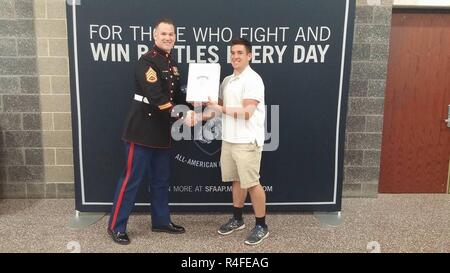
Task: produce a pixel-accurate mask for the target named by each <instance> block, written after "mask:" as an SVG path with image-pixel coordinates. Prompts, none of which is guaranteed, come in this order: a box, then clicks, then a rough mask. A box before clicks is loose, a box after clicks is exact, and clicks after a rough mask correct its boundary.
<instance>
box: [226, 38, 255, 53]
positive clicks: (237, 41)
mask: <svg viewBox="0 0 450 273" xmlns="http://www.w3.org/2000/svg"><path fill="white" fill-rule="evenodd" d="M234 45H243V46H245V48H246V49H247V53H251V52H252V44H250V42H249V41H248V40H247V39H244V38H235V39H233V40H231V46H234Z"/></svg>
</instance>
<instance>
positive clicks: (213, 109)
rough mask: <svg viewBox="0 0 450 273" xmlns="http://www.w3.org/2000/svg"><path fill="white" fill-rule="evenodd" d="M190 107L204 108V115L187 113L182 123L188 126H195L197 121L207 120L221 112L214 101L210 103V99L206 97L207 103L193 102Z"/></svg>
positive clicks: (220, 107) (190, 111) (219, 106)
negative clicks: (203, 106)
mask: <svg viewBox="0 0 450 273" xmlns="http://www.w3.org/2000/svg"><path fill="white" fill-rule="evenodd" d="M192 105H194V107H199V106H202V105H205V106H206V110H205V113H196V112H194V111H192V110H189V111H187V113H186V117H185V118H184V123H185V124H186V125H187V126H189V127H193V126H195V125H196V124H197V123H198V122H199V121H202V120H204V119H205V120H207V119H210V118H213V117H215V116H216V115H218V114H220V113H222V112H223V108H222V106H221V105H219V104H218V103H217V102H216V101H212V100H211V98H209V97H208V102H206V103H205V102H203V103H202V102H194V103H193V104H192Z"/></svg>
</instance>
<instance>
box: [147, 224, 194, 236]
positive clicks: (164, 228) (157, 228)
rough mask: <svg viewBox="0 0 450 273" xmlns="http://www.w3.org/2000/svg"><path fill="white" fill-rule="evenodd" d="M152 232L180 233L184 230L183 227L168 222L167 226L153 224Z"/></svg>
mask: <svg viewBox="0 0 450 273" xmlns="http://www.w3.org/2000/svg"><path fill="white" fill-rule="evenodd" d="M152 231H153V232H167V233H172V234H181V233H185V232H186V230H185V229H184V227H182V226H179V225H175V224H174V223H172V222H170V224H168V225H167V226H154V227H152Z"/></svg>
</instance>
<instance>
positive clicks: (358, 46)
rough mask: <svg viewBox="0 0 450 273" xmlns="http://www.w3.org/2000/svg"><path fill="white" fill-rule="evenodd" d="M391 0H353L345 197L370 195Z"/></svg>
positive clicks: (377, 157) (374, 179)
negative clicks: (353, 26)
mask: <svg viewBox="0 0 450 273" xmlns="http://www.w3.org/2000/svg"><path fill="white" fill-rule="evenodd" d="M391 14H392V0H357V1H356V18H355V33H354V38H353V52H352V54H353V55H352V72H351V80H350V90H349V104H348V113H347V128H346V144H345V145H346V146H345V147H346V149H345V163H344V166H345V167H344V190H343V196H346V197H361V196H366V197H375V196H376V195H377V193H378V178H379V172H380V151H381V133H382V127H383V126H382V124H383V109H384V91H385V85H386V72H387V61H388V53H389V34H390V29H391Z"/></svg>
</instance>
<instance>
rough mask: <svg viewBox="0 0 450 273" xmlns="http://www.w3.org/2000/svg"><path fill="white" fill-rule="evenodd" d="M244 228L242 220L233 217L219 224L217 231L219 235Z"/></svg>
mask: <svg viewBox="0 0 450 273" xmlns="http://www.w3.org/2000/svg"><path fill="white" fill-rule="evenodd" d="M244 228H245V224H244V220H236V219H234V218H231V219H230V220H228V222H226V223H225V224H223V225H222V226H220V228H219V230H218V231H217V232H219V234H221V235H227V234H231V233H232V232H233V231H235V230H241V229H244Z"/></svg>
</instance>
